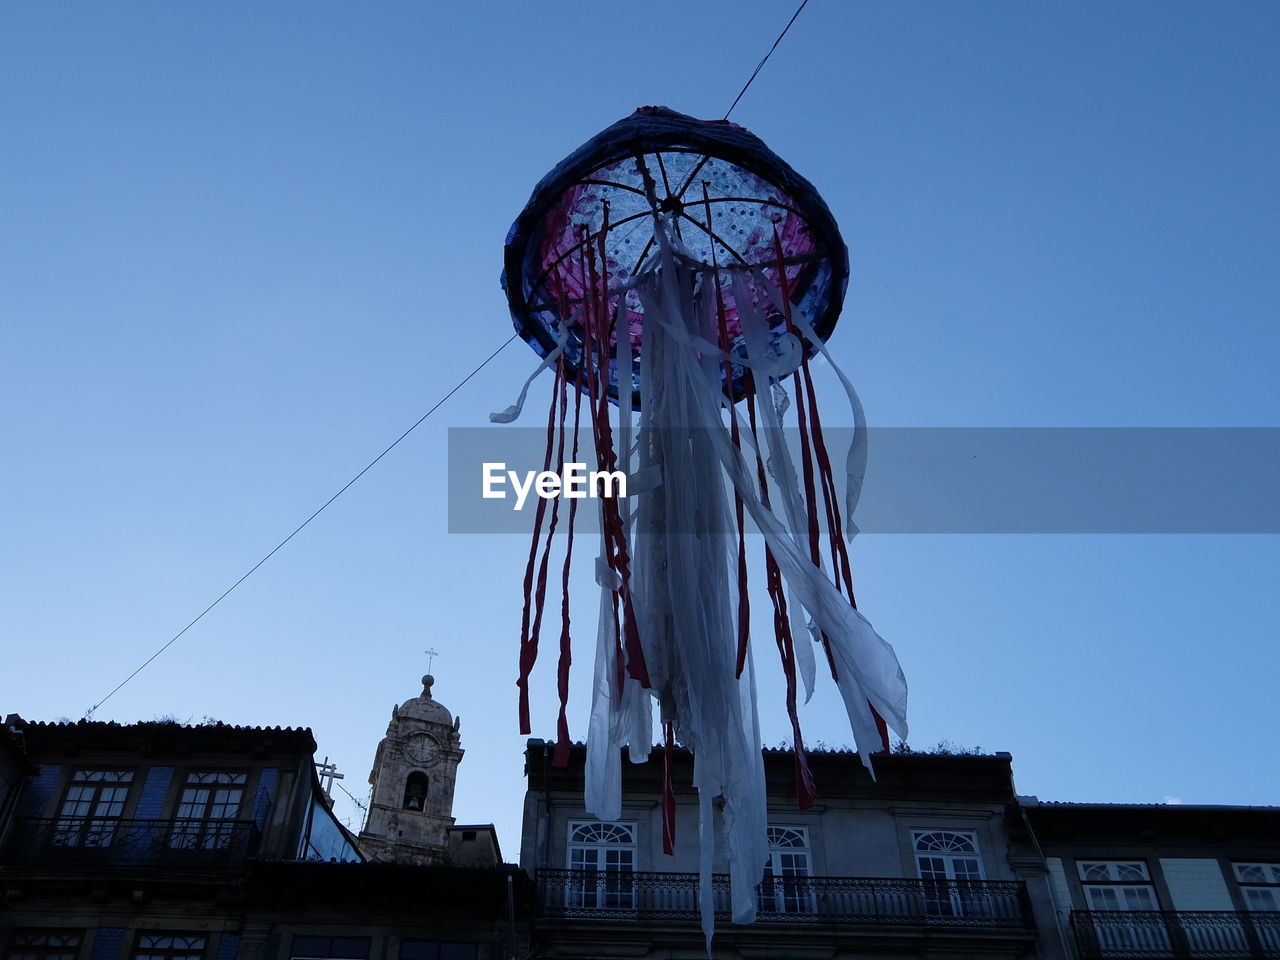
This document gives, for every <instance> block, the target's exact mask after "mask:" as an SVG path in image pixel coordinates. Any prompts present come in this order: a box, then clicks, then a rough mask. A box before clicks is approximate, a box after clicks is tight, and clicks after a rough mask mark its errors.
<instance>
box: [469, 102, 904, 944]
mask: <svg viewBox="0 0 1280 960" xmlns="http://www.w3.org/2000/svg"><path fill="white" fill-rule="evenodd" d="M847 272H848V268H847V257H846V254H845V251H844V246H843V243H842V242H841V241H840V238H839V233H838V231H837V230H836V228H835V223H834V221H833V220H832V218H831V215H830V213H829V211H827V208H826V206H825V205H824V204H823V203H822V201H821V199H820V198H819V197H818V196H817V193H816V192H815V191H814V190H813V188H812V187H811V186H810V185H809V184H808V183H807V181H804V180H803V179H802V178H800V177H799V176H798V175H796V174H795V173H794V171H792V170H791V169H790V168H789V167H787V166H786V165H785V164H784V163H783V162H782V161H781V160H780V159H778V158H777V157H776V156H775V155H774V154H772V153H771V152H770V151H769V150H768V148H766V147H765V146H764V144H763V143H761V142H760V141H759V140H758V139H757V138H755V137H754V136H752V135H751V134H749V133H747V132H746V131H745V130H742V129H741V128H740V127H736V126H734V125H732V124H727V123H723V122H715V123H701V122H699V121H695V120H692V119H691V118H688V117H682V116H681V115H679V114H673V113H671V112H670V111H666V110H662V109H661V108H647V109H646V110H642V111H637V113H636V114H635V115H633V116H632V117H630V118H628V119H627V120H624V121H621V122H620V123H619V124H615V125H614V127H611V128H609V130H607V131H605V132H604V133H603V134H601V135H600V136H599V137H597V138H595V139H594V140H592V141H590V142H589V143H588V144H586V145H584V147H583V148H581V149H580V150H579V151H577V152H575V153H574V154H573V155H571V157H569V158H568V159H567V160H566V161H565V162H564V163H562V164H561V165H560V166H558V167H557V168H556V170H554V171H552V173H551V174H549V175H548V177H547V178H545V179H544V180H543V182H542V183H541V184H539V186H538V188H537V189H536V190H535V191H534V196H533V198H532V199H531V201H530V205H529V207H528V208H526V210H525V212H524V213H522V214H521V217H520V219H518V220H517V221H516V224H515V226H513V228H512V231H511V234H510V235H509V236H508V244H507V269H506V274H505V275H504V282H505V285H506V287H507V292H508V297H509V300H510V303H511V308H512V315H513V317H514V318H515V321H516V326H517V329H518V330H519V331H520V332H521V335H522V336H523V337H524V338H525V339H526V340H527V341H528V342H529V343H530V344H531V345H532V346H533V347H534V348H535V350H537V351H538V353H539V354H540V355H541V356H543V357H544V358H545V359H544V362H543V364H542V366H541V367H540V368H539V370H538V371H536V372H535V375H536V373H537V372H541V370H542V369H553V370H554V371H555V384H554V386H553V390H552V398H551V408H550V411H549V412H548V419H547V454H546V457H547V463H548V464H549V463H551V461H552V459H553V450H554V451H555V452H556V455H558V456H561V457H563V454H564V452H565V450H566V443H568V442H570V441H569V440H568V438H569V437H570V436H571V437H572V440H571V449H572V451H573V455H574V456H575V458H576V457H577V455H578V450H579V442H580V440H581V441H582V442H583V443H584V444H586V445H588V446H589V447H590V448H591V449H592V450H593V453H594V459H595V465H596V466H597V467H598V468H599V469H605V470H613V469H619V470H622V471H623V472H625V473H626V474H627V475H628V476H629V477H630V478H633V480H634V481H635V482H634V483H633V484H631V489H630V491H629V493H630V496H629V497H627V498H626V499H607V498H606V499H601V500H599V501H597V503H598V509H599V510H600V511H601V516H600V520H601V530H602V533H601V537H600V544H599V548H598V550H596V551H594V553H595V554H596V558H595V573H596V583H597V584H598V586H599V590H600V595H599V603H598V611H597V615H596V617H595V634H596V637H595V640H596V648H595V657H594V661H593V663H592V682H591V693H592V700H591V712H590V719H589V721H588V737H587V743H588V746H587V765H586V795H585V803H586V807H587V809H588V810H589V811H590V812H591V813H592V814H593V815H595V816H597V817H599V818H601V819H604V820H614V819H617V818H619V817H620V816H621V812H622V800H623V798H622V791H621V764H622V754H623V752H624V751H627V752H628V754H629V758H630V760H631V762H644V761H645V760H646V759H647V758H648V756H649V754H650V750H651V745H652V743H653V733H654V723H653V721H654V718H653V707H654V705H655V704H656V705H657V708H658V720H659V723H660V725H661V730H662V738H663V741H664V743H665V746H666V760H667V765H666V776H665V782H666V788H665V789H664V797H663V825H664V830H663V833H664V847H665V849H666V851H667V852H668V853H670V852H671V850H672V846H673V844H674V829H675V823H674V798H673V794H672V791H671V784H670V767H671V751H672V749H673V748H674V744H675V743H676V742H677V741H678V742H679V743H680V744H682V745H683V746H684V747H686V748H687V749H689V750H690V751H691V752H692V753H693V756H694V767H693V783H694V787H695V788H696V789H697V791H698V795H699V834H700V836H699V843H700V857H699V863H700V873H701V884H700V896H699V903H700V906H701V910H702V918H703V928H704V931H705V934H706V937H707V943H708V949H709V947H710V942H711V935H712V932H713V929H712V927H713V909H712V900H711V892H712V891H711V869H712V864H713V862H714V860H715V855H716V852H717V850H719V851H720V853H721V855H722V856H723V857H724V859H725V860H726V861H727V863H728V866H729V870H730V875H731V891H732V898H731V899H732V919H733V921H734V922H735V923H749V922H751V921H752V920H753V919H754V918H755V912H756V903H757V894H756V888H757V885H758V884H759V883H760V881H761V879H762V876H763V871H764V865H765V862H766V860H767V855H768V847H767V841H766V826H767V822H766V798H765V784H764V768H763V760H762V756H761V747H762V744H761V735H760V721H759V708H758V704H757V693H756V684H755V656H756V652H755V651H754V650H753V648H752V645H751V642H750V637H749V630H748V625H749V607H750V603H751V599H752V597H751V591H750V588H749V586H748V583H747V570H748V563H747V556H746V552H747V543H748V541H747V538H746V536H745V535H746V533H747V531H748V530H749V529H754V530H756V531H758V532H760V533H762V534H763V544H764V548H763V553H764V561H765V572H766V592H767V596H768V600H769V602H770V604H771V605H772V608H773V623H774V633H775V636H774V638H773V639H774V644H775V646H776V647H777V650H778V653H779V656H780V658H781V662H782V666H783V672H784V675H785V676H786V679H787V695H786V708H787V713H788V717H789V719H790V721H791V724H792V729H793V741H794V745H795V754H796V793H797V800H798V802H799V804H800V805H801V806H807V805H808V804H810V803H812V801H813V798H814V795H815V791H814V786H813V783H812V779H811V777H810V776H809V772H808V766H807V761H806V759H805V753H804V742H803V736H802V733H801V729H800V723H799V716H798V711H797V704H798V702H799V697H800V691H801V689H803V693H804V698H805V699H806V700H807V699H808V697H809V696H810V695H811V694H812V692H813V689H814V686H815V684H816V682H817V664H818V660H819V657H821V658H822V659H823V660H824V661H825V663H826V665H827V667H828V669H829V671H830V673H831V676H832V678H833V680H834V681H835V683H836V686H837V688H838V690H839V693H840V696H841V699H842V701H843V703H844V706H845V709H846V712H847V714H848V718H849V723H850V727H851V729H852V731H853V735H854V739H855V742H856V745H857V749H858V752H859V753H860V754H861V756H862V757H863V761H864V763H866V764H867V765H868V767H869V768H870V757H871V755H872V754H873V753H875V752H877V751H879V750H881V749H883V748H884V747H886V746H887V734H886V727H887V728H889V729H892V730H893V731H894V732H895V733H897V734H898V735H899V736H900V737H903V738H905V737H906V735H907V726H906V682H905V679H904V678H903V675H902V671H901V669H900V668H899V666H898V662H897V658H896V656H895V655H894V652H893V649H892V647H890V645H889V644H888V643H886V642H885V641H884V640H883V639H882V638H881V637H880V636H879V635H878V634H877V633H876V632H875V630H874V629H873V628H872V626H871V624H870V623H869V622H868V621H867V620H866V618H864V617H863V616H862V615H861V614H860V613H859V612H858V611H857V609H856V604H855V602H854V597H853V585H852V577H851V572H850V566H849V558H848V549H847V543H846V540H847V537H848V536H851V535H852V533H853V532H854V528H853V526H852V519H851V514H852V509H853V506H854V505H856V500H857V494H858V491H859V490H860V488H861V483H862V474H863V471H864V469H865V463H866V446H865V431H864V429H863V422H862V410H861V406H860V404H859V403H858V400H857V395H856V393H855V391H854V389H853V386H852V384H851V383H850V382H849V381H848V379H847V378H846V377H845V376H844V374H843V373H841V372H840V371H839V368H838V367H836V365H835V362H834V360H833V358H832V357H831V355H830V353H829V352H828V351H827V349H826V346H825V344H824V340H825V338H826V337H827V336H829V334H830V332H831V329H832V327H833V326H834V324H835V319H836V316H837V315H838V312H839V309H840V304H841V301H842V299H843V293H844V283H845V278H846V277H847ZM818 353H821V354H822V355H823V356H824V357H825V358H826V359H827V360H828V361H829V362H830V365H831V366H832V367H834V368H835V371H836V375H837V376H838V378H839V380H840V382H841V384H842V386H843V387H844V389H845V391H846V393H847V396H848V399H849V402H850V405H851V409H852V411H853V418H854V423H855V426H856V428H857V429H855V439H854V442H853V445H852V447H851V448H850V450H849V451H848V452H847V453H846V454H845V457H844V460H843V462H842V466H843V468H844V484H845V488H846V496H847V499H846V500H845V502H844V503H841V502H840V498H839V497H838V493H837V491H838V484H837V482H836V478H835V463H836V462H837V461H836V460H835V459H833V458H832V456H831V454H830V452H829V451H828V450H827V448H826V443H825V438H824V436H823V434H822V429H821V420H820V413H819V411H818V408H817V403H816V393H815V390H814V386H813V379H812V375H811V371H810V369H809V358H810V357H811V356H814V355H816V354H818ZM570 385H573V386H574V387H576V388H577V389H576V390H575V391H574V392H573V398H574V399H573V407H574V410H573V414H572V419H571V420H570V419H569V412H568V408H569V404H570V401H569V395H568V393H567V387H568V386H570ZM788 388H789V389H788ZM527 389H528V384H526V385H525V389H524V390H523V391H522V392H521V397H520V400H519V402H517V404H515V405H514V406H513V407H511V408H508V410H506V411H504V412H503V413H501V414H495V415H494V416H493V419H494V420H495V421H500V422H508V421H510V420H512V419H514V417H515V416H516V415H518V413H519V408H520V407H521V406H522V405H523V401H524V396H525V393H526V392H527ZM619 397H621V398H623V402H622V403H621V404H618V405H614V406H611V404H610V401H611V400H612V401H615V403H616V401H617V400H618V398H619ZM737 400H745V403H744V404H742V406H744V407H745V408H746V416H745V417H744V416H743V415H742V412H741V411H740V410H739V408H738V407H736V406H735V405H734V402H733V401H737ZM637 410H638V411H639V415H638V420H637V418H636V413H635V411H637ZM792 422H794V423H795V424H796V425H797V426H798V427H799V432H800V437H801V443H800V451H799V454H798V455H793V453H792V451H791V450H790V449H789V448H788V446H787V443H786V439H785V435H784V429H785V428H786V427H787V426H788V425H789V424H790V423H792ZM577 503H578V501H570V504H571V505H570V508H569V517H568V523H567V528H566V533H567V536H566V537H565V544H566V549H565V559H564V565H563V570H562V578H561V579H562V592H563V595H562V598H561V632H560V659H559V669H558V673H557V679H558V684H557V685H558V691H559V694H560V704H561V707H560V717H559V724H558V734H557V748H556V754H555V758H556V762H563V761H564V760H565V759H566V758H567V755H568V746H569V742H570V741H569V731H568V725H567V720H566V712H565V705H566V703H567V697H568V680H569V664H570V660H571V651H570V642H571V641H570V632H571V630H570V619H569V598H568V595H567V589H568V582H569V565H570V562H571V558H572V555H573V540H572V531H573V525H574V516H575V510H576V508H577ZM559 506H560V504H559V501H552V503H551V506H550V508H549V509H548V508H547V504H546V502H545V501H542V502H540V503H539V504H538V509H537V511H536V515H535V530H534V540H533V544H532V546H531V549H530V553H529V561H528V565H527V569H526V576H525V584H524V589H525V613H524V617H523V620H522V627H521V656H520V680H519V686H520V691H521V703H520V716H521V728H522V732H525V733H528V732H529V716H528V679H529V673H530V671H531V670H532V667H533V664H534V662H535V660H536V657H537V652H538V643H539V634H540V632H541V630H542V623H543V613H544V607H545V603H546V593H547V578H548V558H549V555H550V553H551V547H552V542H553V539H554V538H555V536H556V535H557V527H558V525H559V523H560V511H559ZM548 517H549V523H547V524H546V525H545V527H544V521H545V520H547V519H548ZM846 521H847V522H848V526H846ZM751 539H752V545H753V546H755V545H757V544H758V542H759V541H758V540H756V538H751ZM539 546H542V550H541V551H539ZM757 548H758V547H757ZM539 555H540V556H541V559H540V560H539ZM579 555H581V552H580V554H579ZM718 797H719V798H723V807H722V810H723V814H722V817H721V818H720V822H721V826H722V833H721V834H720V836H718V837H717V836H716V835H715V833H716V828H715V822H716V816H715V809H714V807H713V803H712V801H713V800H714V799H715V798H718Z"/></svg>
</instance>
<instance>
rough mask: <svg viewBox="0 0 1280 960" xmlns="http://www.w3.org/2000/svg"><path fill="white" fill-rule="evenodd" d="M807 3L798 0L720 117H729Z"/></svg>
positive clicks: (807, 1) (725, 118)
mask: <svg viewBox="0 0 1280 960" xmlns="http://www.w3.org/2000/svg"><path fill="white" fill-rule="evenodd" d="M808 3H809V0H800V6H798V7H796V12H795V13H793V14H792V15H791V19H790V20H788V21H787V25H786V26H785V27H783V28H782V32H781V33H780V34H778V39H777V40H775V41H773V46H772V47H770V48H769V52H768V53H766V54H765V55H764V58H763V59H762V60H761V61H760V62H759V63H757V64H756V68H755V69H754V70H752V71H751V76H749V77H747V82H746V83H744V84H743V85H742V89H741V90H739V91H738V95H737V96H736V97H734V98H733V103H731V104H729V109H728V110H726V111H725V112H724V116H723V117H721V118H720V119H722V120H728V119H729V114H731V113H733V108H734V107H736V106H737V105H738V101H739V100H741V99H742V95H743V94H744V93H746V92H747V87H749V86H751V81H752V80H754V79H755V78H756V76H757V74H759V73H760V71H761V70H763V69H764V65H765V64H766V63H767V62H768V61H769V58H770V57H772V56H773V51H775V50H777V49H778V44H780V43H781V42H782V38H783V37H785V36H786V35H787V31H788V30H790V29H791V25H792V24H793V23H795V22H796V17H798V16H800V11H801V10H803V9H804V8H805V6H806V5H807V4H808Z"/></svg>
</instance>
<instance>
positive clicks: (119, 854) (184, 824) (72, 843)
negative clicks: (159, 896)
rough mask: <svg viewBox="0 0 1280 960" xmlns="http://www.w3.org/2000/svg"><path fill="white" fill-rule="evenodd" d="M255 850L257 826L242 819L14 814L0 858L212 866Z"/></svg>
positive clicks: (75, 863)
mask: <svg viewBox="0 0 1280 960" xmlns="http://www.w3.org/2000/svg"><path fill="white" fill-rule="evenodd" d="M257 849H258V828H257V826H256V825H255V824H254V823H253V822H252V821H248V820H94V819H90V818H80V817H59V818H54V819H45V820H36V819H19V820H17V821H15V822H14V825H13V829H12V830H11V831H10V833H9V836H8V839H7V840H6V842H5V845H4V849H3V851H0V862H3V863H6V864H38V865H40V866H42V867H56V866H57V865H59V864H65V865H67V866H75V867H85V866H97V867H99V868H103V867H121V868H123V867H139V866H148V867H156V866H161V867H199V868H202V869H209V868H214V869H216V868H219V867H233V866H238V865H239V864H241V863H243V862H244V860H245V859H246V858H247V857H250V856H253V855H254V854H255V853H256V852H257Z"/></svg>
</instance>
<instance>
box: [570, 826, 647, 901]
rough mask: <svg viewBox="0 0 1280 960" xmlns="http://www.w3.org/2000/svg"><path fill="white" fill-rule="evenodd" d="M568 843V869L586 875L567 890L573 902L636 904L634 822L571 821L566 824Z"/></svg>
mask: <svg viewBox="0 0 1280 960" xmlns="http://www.w3.org/2000/svg"><path fill="white" fill-rule="evenodd" d="M568 846H569V863H568V866H569V869H570V870H575V871H581V872H582V873H583V874H584V875H585V876H583V877H582V878H581V879H577V880H576V882H575V883H573V885H572V888H571V889H570V890H569V891H568V895H569V898H570V903H571V905H572V906H574V907H578V908H586V909H596V910H631V909H634V908H635V885H634V880H633V877H632V872H633V871H634V870H635V864H636V832H635V826H634V825H632V824H630V823H604V822H602V821H599V820H585V821H583V820H579V821H574V822H572V823H570V824H569V844H568Z"/></svg>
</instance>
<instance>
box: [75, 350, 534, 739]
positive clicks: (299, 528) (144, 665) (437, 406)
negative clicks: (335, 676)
mask: <svg viewBox="0 0 1280 960" xmlns="http://www.w3.org/2000/svg"><path fill="white" fill-rule="evenodd" d="M517 336H518V334H514V333H513V334H512V335H511V336H510V337H508V338H507V339H506V340H505V341H503V343H502V346H500V347H498V349H497V350H495V351H493V353H491V354H489V356H487V357H485V358H484V359H483V360H481V361H480V364H479V365H478V366H477V367H476V368H475V369H474V370H472V371H471V372H470V373H468V374H467V375H466V376H465V377H463V378H462V379H461V380H459V381H458V382H457V383H456V384H455V385H454V386H453V389H451V390H450V391H449V392H448V393H446V394H445V395H444V396H443V397H441V398H440V399H439V400H437V401H436V404H435V406H433V407H432V408H431V409H430V410H428V411H427V412H426V413H424V414H423V415H422V416H420V417H419V418H418V419H417V420H416V421H415V422H414V424H413V426H411V427H410V428H409V429H408V430H406V431H405V432H404V433H402V434H400V436H398V437H396V438H395V439H394V440H393V441H391V443H390V445H389V446H387V448H386V449H385V450H383V451H382V452H381V453H380V454H378V455H377V456H376V457H374V458H373V459H372V460H370V461H369V462H368V464H366V465H365V467H364V469H363V470H361V471H360V472H359V473H357V474H356V475H355V476H354V477H352V478H351V479H350V480H348V481H347V482H346V483H344V484H343V485H342V487H341V488H340V489H339V490H338V492H337V493H335V494H334V495H333V496H331V497H330V498H329V499H328V500H326V501H325V502H324V503H322V504H321V505H320V506H319V507H318V508H317V509H316V511H315V513H313V514H311V516H309V517H307V519H305V520H303V521H302V522H301V523H300V524H298V525H297V526H296V527H294V529H293V532H292V533H290V534H289V535H288V536H287V537H285V538H284V539H283V540H281V541H280V542H279V543H277V544H276V545H275V546H274V547H272V548H271V551H270V552H269V553H268V554H267V555H266V556H264V557H263V558H262V559H261V560H259V561H258V562H257V563H255V564H254V565H253V566H252V567H250V568H249V569H248V570H247V571H246V572H245V574H244V575H243V576H242V577H241V578H240V579H239V580H237V581H236V582H235V583H233V584H232V585H231V586H229V587H227V589H226V590H224V591H223V592H222V595H221V596H220V597H218V599H217V600H215V601H213V603H211V604H209V605H208V606H207V607H205V608H204V609H203V610H201V611H200V614H199V615H198V616H197V617H196V618H195V619H194V620H192V621H191V622H190V623H188V624H187V625H186V626H185V627H183V628H182V629H181V630H179V631H178V632H177V633H175V634H174V635H173V636H172V637H170V638H169V641H168V642H167V643H165V645H164V646H162V647H161V648H160V649H159V650H157V651H156V652H155V653H153V654H152V655H151V656H149V657H147V659H146V660H144V661H142V663H141V665H140V666H139V667H138V668H137V669H136V670H134V671H133V673H131V674H129V675H128V676H127V677H125V678H124V679H123V680H121V681H120V682H119V683H117V684H116V685H115V687H114V688H112V690H111V692H110V693H108V694H107V695H106V696H105V697H103V698H102V699H101V700H99V701H98V702H97V703H95V704H94V705H93V706H92V707H90V708H89V709H88V710H87V711H85V715H84V717H83V719H85V720H88V719H89V718H90V717H92V716H93V714H94V712H95V711H96V710H97V709H98V708H99V707H100V706H102V705H103V704H104V703H106V702H107V701H108V700H110V699H111V698H112V697H113V696H115V695H116V693H117V692H118V691H119V690H120V688H121V687H123V686H124V685H125V684H126V683H128V682H129V681H130V680H132V679H133V678H134V677H136V676H137V675H138V674H140V673H141V672H142V671H143V670H145V669H146V668H147V667H148V666H150V664H151V662H152V661H153V660H155V658H156V657H158V656H160V654H162V653H164V652H165V651H166V650H168V649H169V648H170V647H171V646H173V645H174V644H175V643H176V642H177V641H178V640H179V639H180V638H181V637H182V635H183V634H184V633H186V632H187V631H188V630H190V629H191V628H192V627H194V626H195V625H196V624H197V623H199V622H200V621H201V620H203V619H204V615H205V614H206V613H208V612H209V611H210V610H212V609H213V608H214V607H216V606H217V605H218V604H220V603H221V602H222V601H223V600H225V599H226V598H227V596H228V595H229V594H230V593H231V591H232V590H234V589H235V588H236V587H238V586H240V584H242V583H244V582H245V581H246V580H248V579H249V577H251V576H252V575H253V573H254V571H255V570H257V569H258V568H259V567H260V566H262V565H263V564H264V563H266V562H267V561H268V560H270V559H271V558H272V557H274V556H275V555H276V553H277V552H278V551H279V550H280V548H281V547H283V546H284V545H285V544H286V543H288V542H289V541H290V540H292V539H293V538H294V537H296V536H297V535H298V534H299V533H301V532H302V531H303V529H304V528H305V527H306V526H307V524H309V523H310V522H311V521H312V520H314V519H315V518H316V517H318V516H320V514H322V513H324V511H325V508H326V507H328V506H329V504H331V503H333V501H335V500H337V499H338V498H339V497H340V496H342V495H343V494H344V493H346V492H347V490H348V489H349V488H350V487H351V486H352V484H354V483H355V482H356V481H357V480H359V479H360V478H361V477H363V476H364V475H365V474H366V473H368V472H369V471H370V470H372V469H373V467H374V466H375V465H376V464H377V463H378V461H379V460H381V459H382V458H383V457H385V456H386V455H387V454H388V453H390V452H391V451H392V450H394V449H395V448H396V447H397V446H398V445H399V444H400V441H401V440H403V439H404V438H405V437H407V436H409V434H411V433H413V431H414V430H417V429H418V427H419V426H421V425H422V422H423V421H424V420H426V419H427V417H429V416H431V415H432V414H433V413H435V412H436V411H437V410H439V409H440V408H441V407H442V406H443V405H444V402H445V401H446V400H448V399H449V398H450V397H452V396H453V395H454V394H455V393H457V392H458V391H459V390H461V389H462V388H463V386H465V385H466V383H467V381H468V380H470V379H471V378H472V377H474V376H475V375H476V374H477V373H479V372H480V371H481V370H483V369H484V368H485V367H487V366H488V365H489V361H491V360H492V359H493V358H494V357H496V356H497V355H498V354H500V353H501V352H502V351H503V350H505V349H506V348H507V347H508V346H509V345H510V344H511V341H512V340H514V339H515V338H516V337H517Z"/></svg>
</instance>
